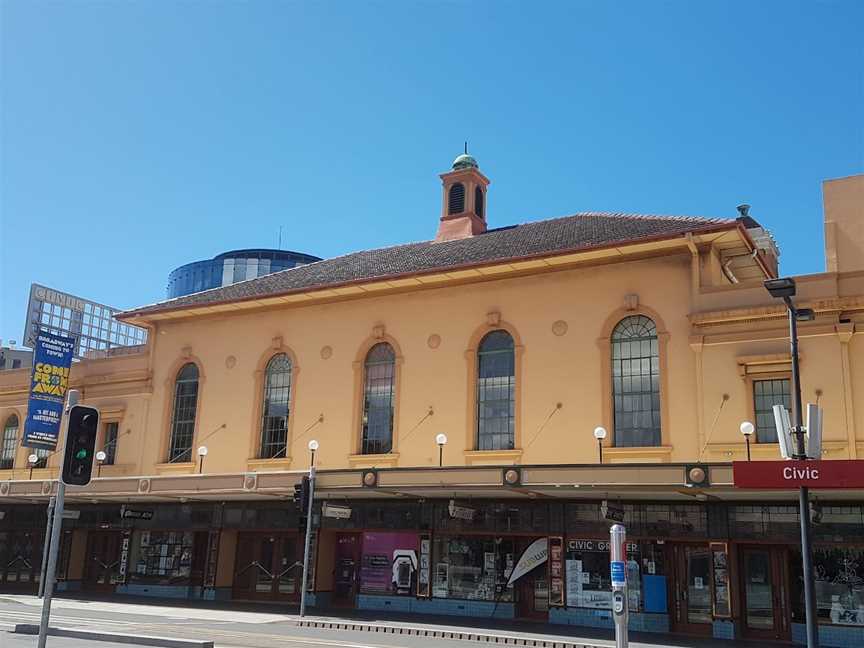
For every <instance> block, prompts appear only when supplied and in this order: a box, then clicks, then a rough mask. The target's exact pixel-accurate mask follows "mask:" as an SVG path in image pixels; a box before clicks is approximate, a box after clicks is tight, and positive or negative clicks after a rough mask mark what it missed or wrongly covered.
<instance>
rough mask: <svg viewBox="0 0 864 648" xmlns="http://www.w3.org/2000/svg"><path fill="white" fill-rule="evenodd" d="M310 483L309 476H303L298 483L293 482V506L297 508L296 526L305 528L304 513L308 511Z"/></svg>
mask: <svg viewBox="0 0 864 648" xmlns="http://www.w3.org/2000/svg"><path fill="white" fill-rule="evenodd" d="M309 495H310V484H309V478H308V477H305V476H304V477H303V479H302V480H301V481H300V483H299V484H294V506H295V508H296V509H297V527H298V528H300V529H304V528H306V514H307V513H308V512H309Z"/></svg>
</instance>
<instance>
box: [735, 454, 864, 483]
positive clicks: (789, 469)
mask: <svg viewBox="0 0 864 648" xmlns="http://www.w3.org/2000/svg"><path fill="white" fill-rule="evenodd" d="M732 473H733V480H734V482H735V487H736V488H771V489H785V488H788V489H796V488H799V487H801V486H807V487H809V488H862V489H864V460H860V459H836V460H831V461H824V460H819V461H734V462H733V463H732Z"/></svg>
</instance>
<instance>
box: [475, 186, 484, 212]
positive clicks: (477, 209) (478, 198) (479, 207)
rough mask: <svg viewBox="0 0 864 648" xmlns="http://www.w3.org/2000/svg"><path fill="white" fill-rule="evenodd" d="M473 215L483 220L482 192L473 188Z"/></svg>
mask: <svg viewBox="0 0 864 648" xmlns="http://www.w3.org/2000/svg"><path fill="white" fill-rule="evenodd" d="M474 213H475V214H477V215H478V216H479V217H480V218H483V190H482V189H481V188H480V187H474Z"/></svg>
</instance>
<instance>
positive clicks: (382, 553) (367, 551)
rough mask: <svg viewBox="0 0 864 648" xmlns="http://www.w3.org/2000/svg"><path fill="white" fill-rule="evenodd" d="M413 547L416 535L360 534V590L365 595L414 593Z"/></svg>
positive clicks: (415, 579)
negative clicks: (361, 538) (361, 546)
mask: <svg viewBox="0 0 864 648" xmlns="http://www.w3.org/2000/svg"><path fill="white" fill-rule="evenodd" d="M417 546H418V536H417V534H416V533H405V532H401V533H364V534H363V554H362V559H361V563H360V590H361V591H362V592H364V593H366V594H402V595H410V594H414V593H415V592H416V588H417V575H418V566H419V561H418V558H417Z"/></svg>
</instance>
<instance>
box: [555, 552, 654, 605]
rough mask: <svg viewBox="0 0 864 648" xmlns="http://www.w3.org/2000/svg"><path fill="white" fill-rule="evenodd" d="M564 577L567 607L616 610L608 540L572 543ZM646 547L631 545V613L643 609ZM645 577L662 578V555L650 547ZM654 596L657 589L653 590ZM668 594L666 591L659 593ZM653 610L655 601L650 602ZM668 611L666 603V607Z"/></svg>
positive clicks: (629, 599)
mask: <svg viewBox="0 0 864 648" xmlns="http://www.w3.org/2000/svg"><path fill="white" fill-rule="evenodd" d="M565 546H566V552H565V562H564V573H565V589H566V592H567V597H566V601H567V607H579V608H592V609H598V610H609V609H611V607H612V581H611V578H612V576H611V573H610V570H609V542H608V541H606V540H593V539H572V538H568V539H567V541H566V543H565ZM642 562H643V556H642V546H641V545H639V544H635V543H632V542H630V543H627V567H626V569H627V593H628V605H629V608H630V610H631V611H633V612H638V611H641V610H642V609H643V603H644V602H643V597H642V572H643V564H642ZM644 570H645V573H646V574H648V575H650V576H662V574H663V561H662V552H661V551H658V550H656V548H655V547H654V546H653V545H649V546H648V551H647V552H646V556H645V564H644ZM649 591H651V592H652V595H653V592H654V591H655V589H653V588H652V589H650V590H649ZM657 591H658V592H664V594H665V588H661V589H657ZM649 603H650V605H649V608H651V607H652V605H653V604H654V601H650V602H649ZM664 607H665V603H664Z"/></svg>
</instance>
